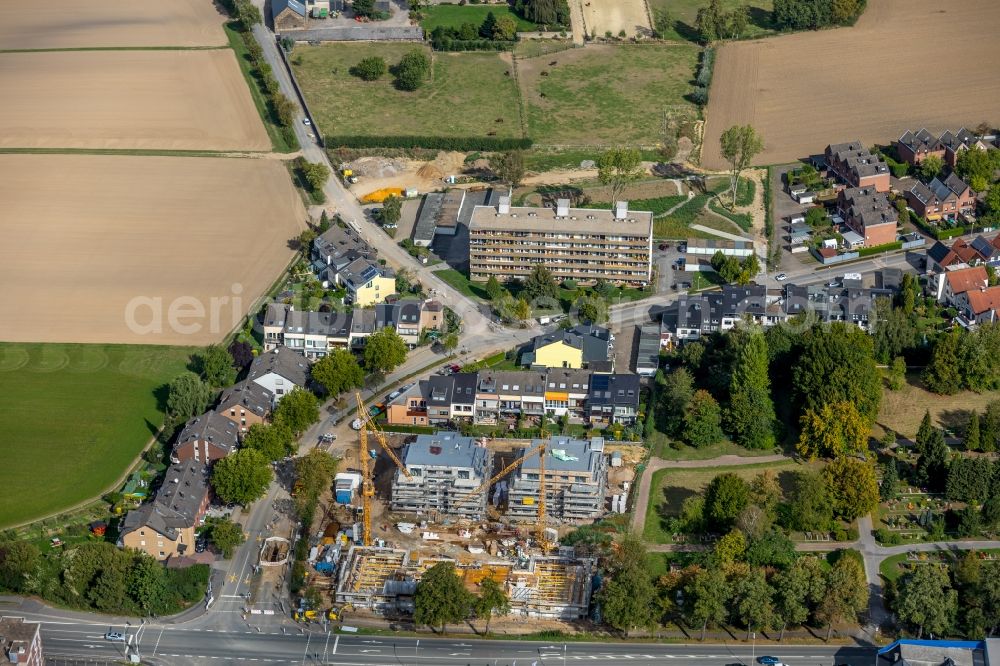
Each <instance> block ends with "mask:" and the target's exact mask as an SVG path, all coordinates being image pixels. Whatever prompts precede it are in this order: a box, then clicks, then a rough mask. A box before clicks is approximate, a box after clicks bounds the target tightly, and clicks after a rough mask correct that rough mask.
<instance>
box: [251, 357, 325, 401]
mask: <svg viewBox="0 0 1000 666" xmlns="http://www.w3.org/2000/svg"><path fill="white" fill-rule="evenodd" d="M309 365H310V363H309V359H308V358H303V356H302V354H298V353H296V352H295V351H293V350H291V349H289V348H287V347H276V348H274V349H271V350H270V351H265V352H264V353H263V354H261V355H260V356H258V357H257V358H255V359H254V360H253V362H251V363H250V369H249V371H248V372H247V381H250V382H254V383H255V384H257V385H258V386H262V387H263V388H265V389H267V390H268V391H270V392H271V395H273V396H274V402H275V404H277V402H278V401H279V400H281V398H282V397H284V396H285V395H287V394H289V393H291V392H292V391H294V390H295V389H296V388H305V387H306V386H307V385H308V384H309Z"/></svg>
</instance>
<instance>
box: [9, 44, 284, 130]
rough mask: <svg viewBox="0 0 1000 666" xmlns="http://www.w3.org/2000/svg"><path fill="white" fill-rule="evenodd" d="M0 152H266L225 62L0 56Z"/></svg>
mask: <svg viewBox="0 0 1000 666" xmlns="http://www.w3.org/2000/svg"><path fill="white" fill-rule="evenodd" d="M0 81H3V83H4V103H3V104H2V105H0V128H3V131H2V132H0V147H5V148H118V149H135V148H147V149H154V148H155V149H165V150H270V148H271V142H270V139H269V138H268V136H267V132H266V131H265V130H264V126H263V124H261V121H260V117H259V116H258V114H257V110H256V108H255V107H254V104H253V100H252V99H251V98H250V92H249V90H247V86H246V83H245V82H244V80H243V77H242V75H241V74H240V70H239V65H238V64H237V62H236V58H235V56H234V55H233V52H232V51H231V50H229V49H225V50H198V51H77V52H70V51H54V52H44V53H4V54H0Z"/></svg>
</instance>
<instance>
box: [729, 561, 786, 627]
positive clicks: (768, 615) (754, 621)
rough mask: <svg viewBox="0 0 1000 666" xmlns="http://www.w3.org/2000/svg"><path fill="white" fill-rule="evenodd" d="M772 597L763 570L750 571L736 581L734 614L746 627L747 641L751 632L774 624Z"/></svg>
mask: <svg viewBox="0 0 1000 666" xmlns="http://www.w3.org/2000/svg"><path fill="white" fill-rule="evenodd" d="M773 595H774V590H773V589H771V586H770V585H769V584H768V582H767V578H765V577H764V570H763V569H751V570H750V574H749V575H747V576H742V577H740V578H739V580H737V582H736V585H735V586H734V587H733V596H734V597H735V601H736V614H737V615H738V616H739V618H740V621H741V622H743V624H745V625H746V627H747V640H750V633H751V632H752V631H754V630H756V629H761V630H766V629H768V628H770V627H771V625H773V624H774V621H775V619H776V614H775V611H774V601H773V600H772V597H773Z"/></svg>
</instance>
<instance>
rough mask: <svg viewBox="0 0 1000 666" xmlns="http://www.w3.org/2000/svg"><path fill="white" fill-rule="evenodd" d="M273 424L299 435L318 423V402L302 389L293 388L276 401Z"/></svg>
mask: <svg viewBox="0 0 1000 666" xmlns="http://www.w3.org/2000/svg"><path fill="white" fill-rule="evenodd" d="M273 421H274V423H276V424H277V423H281V424H284V425H286V426H288V428H289V429H290V430H291V431H292V432H294V433H295V434H296V435H300V434H302V433H303V432H305V431H306V430H307V429H308V428H309V426H311V425H312V424H314V423H316V422H317V421H319V400H317V399H316V396H314V395H313V394H312V393H310V392H309V391H307V390H305V389H303V388H298V387H296V388H294V389H292V391H291V393H286V394H285V395H284V396H282V398H281V400H279V401H278V406H277V407H275V409H274V418H273Z"/></svg>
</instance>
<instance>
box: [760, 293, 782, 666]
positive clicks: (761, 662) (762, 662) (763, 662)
mask: <svg viewBox="0 0 1000 666" xmlns="http://www.w3.org/2000/svg"><path fill="white" fill-rule="evenodd" d="M774 279H775V280H777V281H778V282H784V281H785V280H787V279H788V276H787V275H785V274H784V273H778V274H777V275H775V276H774ZM761 663H764V662H761Z"/></svg>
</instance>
